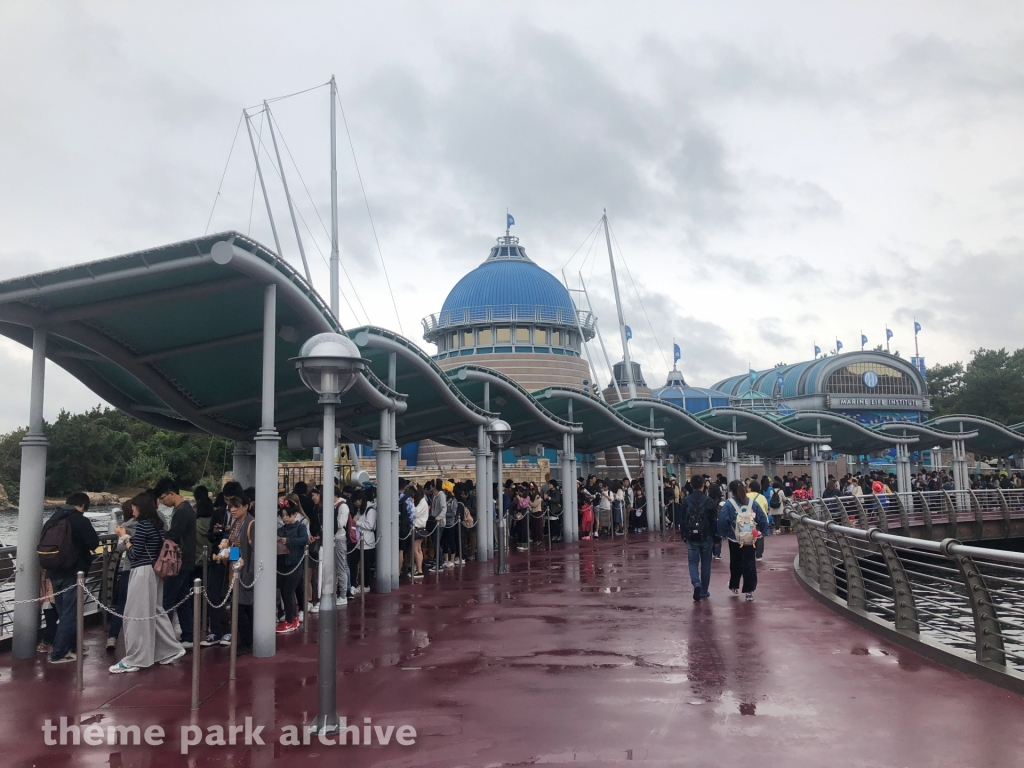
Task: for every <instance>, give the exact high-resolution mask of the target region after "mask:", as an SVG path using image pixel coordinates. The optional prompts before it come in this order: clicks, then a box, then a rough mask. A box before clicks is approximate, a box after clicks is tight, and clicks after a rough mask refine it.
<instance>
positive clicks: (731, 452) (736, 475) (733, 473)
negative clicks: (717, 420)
mask: <svg viewBox="0 0 1024 768" xmlns="http://www.w3.org/2000/svg"><path fill="white" fill-rule="evenodd" d="M735 431H736V430H735V429H733V432H735ZM725 476H726V479H727V480H728V481H729V482H730V483H731V482H732V481H733V480H739V479H740V447H739V443H738V442H737V441H735V440H728V441H726V443H725Z"/></svg>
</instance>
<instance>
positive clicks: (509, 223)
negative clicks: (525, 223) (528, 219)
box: [505, 213, 516, 228]
mask: <svg viewBox="0 0 1024 768" xmlns="http://www.w3.org/2000/svg"><path fill="white" fill-rule="evenodd" d="M505 222H506V223H505V226H506V228H507V227H511V226H512V225H513V224H515V223H516V220H515V219H513V218H512V214H511V213H506V214H505Z"/></svg>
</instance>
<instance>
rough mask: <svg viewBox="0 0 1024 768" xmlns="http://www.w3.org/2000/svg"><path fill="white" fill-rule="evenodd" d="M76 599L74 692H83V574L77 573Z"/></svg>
mask: <svg viewBox="0 0 1024 768" xmlns="http://www.w3.org/2000/svg"><path fill="white" fill-rule="evenodd" d="M75 595H76V597H77V600H76V606H75V629H76V632H75V651H76V654H75V655H76V659H75V690H76V691H84V690H85V679H84V677H83V665H84V663H85V648H84V647H83V646H84V645H85V642H84V638H85V574H84V573H82V571H79V572H78V588H77V589H76V590H75Z"/></svg>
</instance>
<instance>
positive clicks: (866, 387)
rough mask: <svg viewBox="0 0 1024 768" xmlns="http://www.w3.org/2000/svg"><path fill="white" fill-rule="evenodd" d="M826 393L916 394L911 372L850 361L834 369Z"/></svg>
mask: <svg viewBox="0 0 1024 768" xmlns="http://www.w3.org/2000/svg"><path fill="white" fill-rule="evenodd" d="M825 393H826V394H830V395H833V394H848V395H916V394H919V393H918V391H917V386H916V384H915V382H914V379H913V377H912V376H911V375H910V374H909V373H904V372H903V371H901V370H899V369H897V368H893V367H892V366H888V365H883V364H881V363H850V364H849V365H846V366H844V367H842V368H839V369H837V370H835V371H833V372H832V373H831V374H830V375H829V377H828V379H827V380H826V382H825Z"/></svg>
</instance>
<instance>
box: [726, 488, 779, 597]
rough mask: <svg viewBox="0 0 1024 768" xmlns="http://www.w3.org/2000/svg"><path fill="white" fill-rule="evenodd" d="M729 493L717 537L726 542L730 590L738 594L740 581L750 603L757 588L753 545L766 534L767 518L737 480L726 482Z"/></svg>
mask: <svg viewBox="0 0 1024 768" xmlns="http://www.w3.org/2000/svg"><path fill="white" fill-rule="evenodd" d="M729 492H730V494H731V495H732V498H731V499H729V500H728V501H726V502H725V504H724V505H723V506H722V512H721V514H720V515H719V518H718V535H719V536H721V537H722V538H723V539H728V540H729V589H731V590H732V593H733V594H734V595H738V594H739V593H740V579H741V578H742V581H743V584H742V588H743V593H744V594H745V595H746V599H747V600H748V601H750V600H753V599H754V590H755V589H757V559H756V557H755V554H754V542H755V541H756V540H757V538H758V537H759V536H764V535H765V534H766V533H767V532H768V517H767V516H766V515H765V512H764V510H763V509H761V507H760V506H758V504H757V503H756V502H754V501H751V500H750V499H748V498H747V490H746V487H745V486H744V485H743V483H742V482H741V481H740V480H733V481H732V482H731V483H729ZM759 495H760V494H759ZM762 498H763V497H762Z"/></svg>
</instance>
